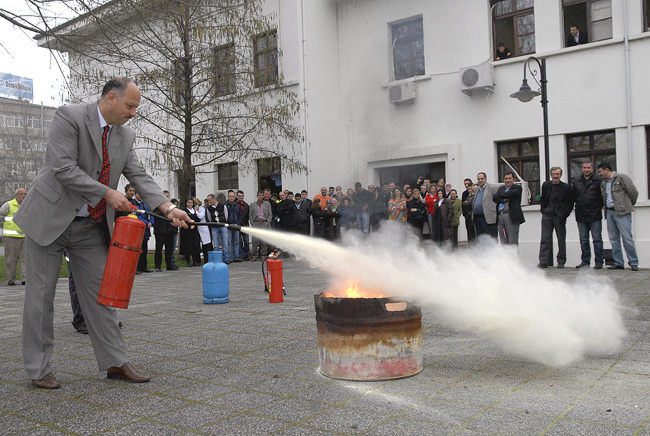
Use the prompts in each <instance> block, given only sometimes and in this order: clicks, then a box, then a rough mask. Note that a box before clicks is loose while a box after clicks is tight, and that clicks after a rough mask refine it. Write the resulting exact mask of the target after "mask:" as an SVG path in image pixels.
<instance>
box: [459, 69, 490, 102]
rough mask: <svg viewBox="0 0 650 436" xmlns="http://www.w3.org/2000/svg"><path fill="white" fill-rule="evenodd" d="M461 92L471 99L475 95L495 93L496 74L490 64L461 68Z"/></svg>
mask: <svg viewBox="0 0 650 436" xmlns="http://www.w3.org/2000/svg"><path fill="white" fill-rule="evenodd" d="M458 78H459V79H460V90H461V91H463V92H464V93H465V94H467V95H469V96H470V97H471V96H472V95H473V94H474V93H480V94H483V95H485V94H486V93H487V94H490V93H492V92H493V91H494V73H493V67H492V64H490V63H485V64H480V65H475V66H473V67H467V68H461V69H460V70H459V71H458Z"/></svg>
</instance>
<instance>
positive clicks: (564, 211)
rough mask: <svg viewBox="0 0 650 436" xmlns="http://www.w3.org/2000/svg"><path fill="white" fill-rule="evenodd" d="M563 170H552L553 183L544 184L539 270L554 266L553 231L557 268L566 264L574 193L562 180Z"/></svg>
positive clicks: (541, 208) (556, 168)
mask: <svg viewBox="0 0 650 436" xmlns="http://www.w3.org/2000/svg"><path fill="white" fill-rule="evenodd" d="M561 177H562V168H560V167H552V168H551V181H550V182H544V183H543V184H542V204H541V207H540V212H542V237H541V238H540V241H539V264H538V265H537V266H538V267H539V268H548V267H549V266H552V265H553V231H554V230H555V234H556V236H557V245H558V251H557V267H558V268H564V264H565V263H566V219H567V218H568V217H569V215H571V211H572V210H573V191H572V190H571V186H569V184H568V183H564V182H563V181H561V180H560V178H561Z"/></svg>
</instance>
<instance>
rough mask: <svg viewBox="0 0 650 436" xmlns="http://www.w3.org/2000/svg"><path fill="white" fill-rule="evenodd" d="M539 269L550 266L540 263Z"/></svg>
mask: <svg viewBox="0 0 650 436" xmlns="http://www.w3.org/2000/svg"><path fill="white" fill-rule="evenodd" d="M537 268H548V265H544V264H543V263H538V264H537Z"/></svg>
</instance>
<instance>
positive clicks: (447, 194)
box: [445, 183, 452, 198]
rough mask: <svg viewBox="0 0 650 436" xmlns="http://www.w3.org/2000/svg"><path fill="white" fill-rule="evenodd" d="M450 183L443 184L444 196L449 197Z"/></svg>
mask: <svg viewBox="0 0 650 436" xmlns="http://www.w3.org/2000/svg"><path fill="white" fill-rule="evenodd" d="M451 189H452V188H451V183H447V184H446V185H445V198H449V193H450V192H451Z"/></svg>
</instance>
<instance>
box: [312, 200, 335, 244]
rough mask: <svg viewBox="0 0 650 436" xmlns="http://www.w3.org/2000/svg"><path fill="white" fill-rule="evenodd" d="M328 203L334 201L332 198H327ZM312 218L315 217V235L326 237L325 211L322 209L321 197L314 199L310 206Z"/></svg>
mask: <svg viewBox="0 0 650 436" xmlns="http://www.w3.org/2000/svg"><path fill="white" fill-rule="evenodd" d="M327 202H328V203H330V204H331V203H332V200H331V199H330V200H327ZM309 212H310V213H311V216H312V218H313V219H314V236H317V237H319V238H324V237H325V219H324V218H325V212H323V209H321V206H320V198H317V199H315V200H314V202H313V203H312V204H311V207H310V208H309Z"/></svg>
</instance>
